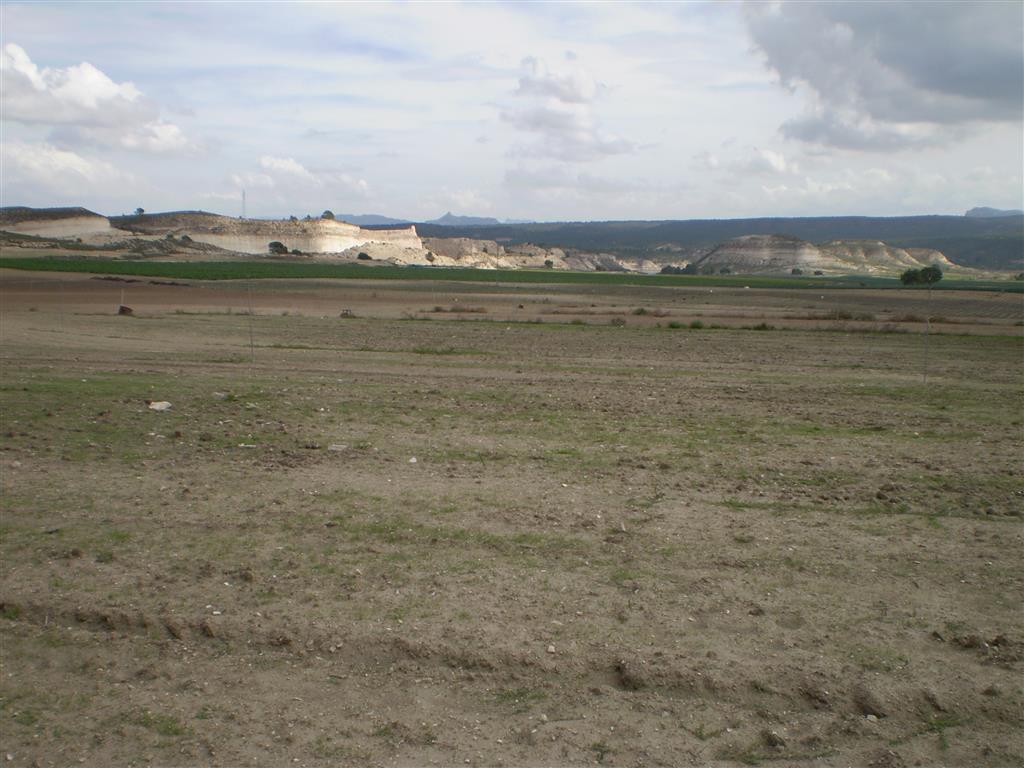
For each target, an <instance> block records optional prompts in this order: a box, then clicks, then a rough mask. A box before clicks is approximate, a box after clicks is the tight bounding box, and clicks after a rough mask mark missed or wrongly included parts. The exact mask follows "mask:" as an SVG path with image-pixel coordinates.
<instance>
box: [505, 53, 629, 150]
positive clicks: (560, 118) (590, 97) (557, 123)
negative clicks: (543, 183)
mask: <svg viewBox="0 0 1024 768" xmlns="http://www.w3.org/2000/svg"><path fill="white" fill-rule="evenodd" d="M522 65H523V68H524V70H525V72H524V73H523V75H522V76H521V77H520V78H519V85H518V88H517V89H516V91H515V96H516V97H517V100H519V103H517V104H516V106H515V107H514V108H511V109H507V110H505V111H504V112H503V113H502V118H503V119H504V120H505V121H506V122H508V123H509V124H510V125H512V126H514V127H515V128H517V129H519V130H521V131H523V132H525V133H529V134H532V135H534V136H535V137H536V141H534V142H530V143H527V144H525V145H522V146H517V147H516V148H515V149H514V153H515V154H518V155H523V156H530V157H546V158H553V159H556V160H561V161H564V162H573V163H579V162H587V161H590V160H595V159H598V158H600V157H604V156H607V155H618V154H624V153H628V152H633V151H635V149H636V147H635V146H634V145H633V144H632V143H630V142H629V141H626V140H625V139H622V138H619V137H617V136H612V135H609V134H607V133H606V132H605V131H603V130H602V129H601V127H600V126H599V125H598V124H597V120H596V118H595V116H594V106H593V103H594V100H595V99H596V97H597V96H598V94H599V93H600V92H601V90H602V87H601V86H600V85H599V84H598V83H596V82H594V80H593V79H592V78H591V77H590V76H589V75H588V74H587V73H586V72H585V71H584V70H583V69H582V67H581V66H580V65H579V63H578V62H577V60H576V58H575V56H570V57H567V59H566V62H565V66H564V67H563V68H560V69H558V70H554V69H551V68H549V67H548V65H547V64H546V63H545V62H544V61H543V60H541V59H537V58H533V57H530V58H526V59H524V60H523V63H522Z"/></svg>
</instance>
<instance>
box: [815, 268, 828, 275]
mask: <svg viewBox="0 0 1024 768" xmlns="http://www.w3.org/2000/svg"><path fill="white" fill-rule="evenodd" d="M814 274H816V275H824V274H825V273H824V272H822V271H821V270H820V269H816V270H814Z"/></svg>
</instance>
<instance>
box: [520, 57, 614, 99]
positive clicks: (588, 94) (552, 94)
mask: <svg viewBox="0 0 1024 768" xmlns="http://www.w3.org/2000/svg"><path fill="white" fill-rule="evenodd" d="M567 61H568V62H571V63H572V66H567V67H566V68H565V69H564V70H563V71H561V72H553V71H551V70H550V69H549V68H548V66H547V64H546V63H545V62H544V61H543V60H542V59H538V58H535V57H533V56H528V57H527V58H525V59H523V63H522V65H523V67H524V68H525V69H526V73H525V74H524V75H523V76H522V77H520V78H519V87H518V88H517V89H516V95H517V96H540V97H545V98H548V97H549V98H553V99H556V100H557V101H561V102H563V103H566V104H589V103H590V102H592V101H593V100H594V97H595V96H596V95H597V92H598V87H599V86H598V84H597V83H596V82H594V79H593V78H592V77H591V76H590V75H589V74H588V73H587V72H586V71H585V70H584V69H583V67H581V66H579V65H578V64H576V63H575V62H576V56H575V54H572V55H569V56H567Z"/></svg>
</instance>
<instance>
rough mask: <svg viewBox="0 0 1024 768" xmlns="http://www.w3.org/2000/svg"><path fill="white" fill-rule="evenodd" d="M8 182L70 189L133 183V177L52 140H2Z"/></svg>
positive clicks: (64, 191) (11, 184) (58, 189)
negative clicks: (45, 141) (40, 141)
mask: <svg viewBox="0 0 1024 768" xmlns="http://www.w3.org/2000/svg"><path fill="white" fill-rule="evenodd" d="M0 158H2V161H3V168H4V185H5V186H9V187H13V188H17V187H19V186H40V187H43V188H45V189H49V190H53V191H59V192H61V193H66V192H70V191H75V190H86V189H89V188H90V187H93V186H96V185H102V184H114V183H122V184H123V183H126V182H127V183H131V182H133V179H132V177H131V176H130V175H129V174H125V173H122V172H121V171H119V170H118V169H117V168H115V167H114V166H113V165H111V164H110V163H107V162H104V161H102V160H95V159H90V158H86V157H83V156H81V155H79V154H76V153H75V152H71V151H69V150H66V149H59V148H57V147H54V146H53V145H51V144H34V143H26V142H8V141H5V142H3V144H0Z"/></svg>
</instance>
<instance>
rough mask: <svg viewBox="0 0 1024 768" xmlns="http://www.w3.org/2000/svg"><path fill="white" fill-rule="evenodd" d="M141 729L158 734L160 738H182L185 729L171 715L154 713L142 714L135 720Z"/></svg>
mask: <svg viewBox="0 0 1024 768" xmlns="http://www.w3.org/2000/svg"><path fill="white" fill-rule="evenodd" d="M135 722H136V723H138V724H139V725H141V726H142V727H143V728H148V729H149V730H151V731H155V732H156V733H159V734H160V735H161V736H184V735H185V733H186V732H187V730H188V729H187V728H186V727H185V726H184V725H182V724H181V723H180V722H178V719H177V718H176V717H173V716H172V715H161V714H157V713H154V712H143V713H142V714H141V715H139V717H138V718H136V720H135Z"/></svg>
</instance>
